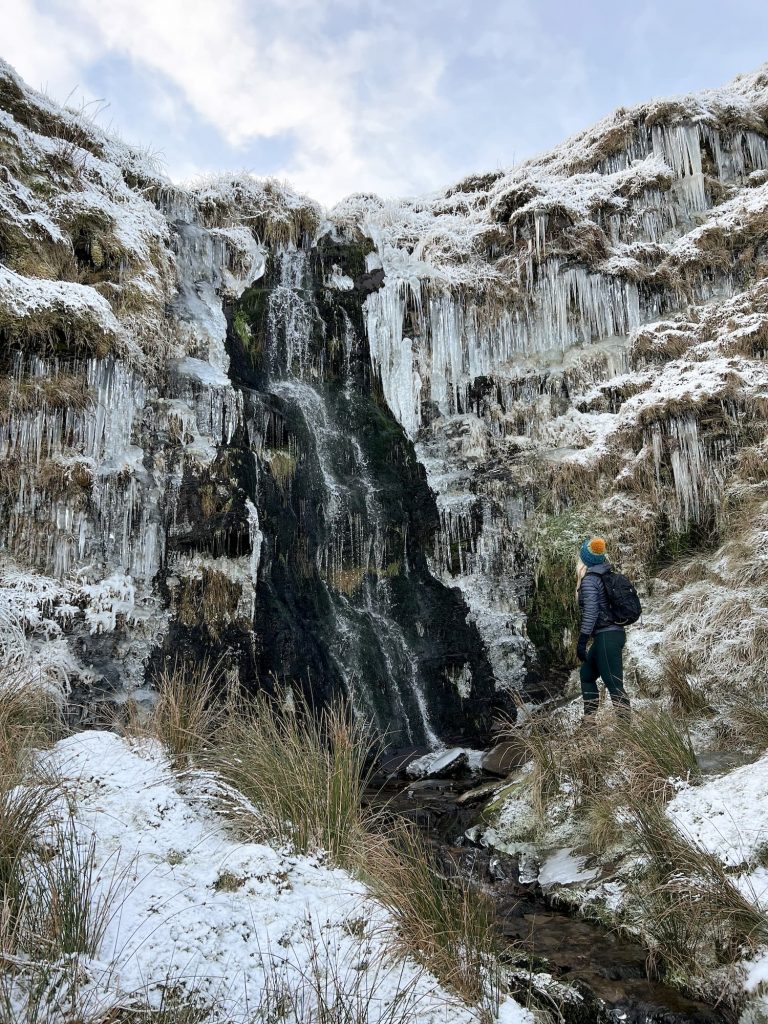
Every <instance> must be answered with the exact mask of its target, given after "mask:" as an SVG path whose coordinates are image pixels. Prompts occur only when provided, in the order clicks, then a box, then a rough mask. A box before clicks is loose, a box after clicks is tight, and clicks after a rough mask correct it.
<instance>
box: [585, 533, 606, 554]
mask: <svg viewBox="0 0 768 1024" xmlns="http://www.w3.org/2000/svg"><path fill="white" fill-rule="evenodd" d="M587 546H588V547H589V550H590V551H591V552H592V554H593V555H604V554H605V541H604V540H603V538H602V537H593V538H592V540H591V541H590V542H589V544H588V545H587Z"/></svg>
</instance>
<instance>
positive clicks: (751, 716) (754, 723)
mask: <svg viewBox="0 0 768 1024" xmlns="http://www.w3.org/2000/svg"><path fill="white" fill-rule="evenodd" d="M729 710H730V715H731V718H732V719H733V720H734V721H735V722H736V723H737V724H738V726H739V739H740V740H741V741H742V742H744V743H747V744H748V745H749V746H751V747H754V748H755V749H757V750H767V749H768V686H766V683H765V681H764V680H763V682H762V685H758V686H754V687H752V688H751V689H750V690H749V691H748V692H747V693H745V694H743V695H740V696H739V697H738V698H737V699H736V700H735V701H734V702H733V704H732V705H731V707H730V709H729Z"/></svg>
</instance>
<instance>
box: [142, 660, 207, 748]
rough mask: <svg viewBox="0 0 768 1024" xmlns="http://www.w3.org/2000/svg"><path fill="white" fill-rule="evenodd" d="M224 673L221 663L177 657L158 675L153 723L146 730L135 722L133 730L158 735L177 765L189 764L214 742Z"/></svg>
mask: <svg viewBox="0 0 768 1024" xmlns="http://www.w3.org/2000/svg"><path fill="white" fill-rule="evenodd" d="M222 676H223V673H222V667H221V663H220V662H211V661H210V660H209V659H207V658H206V659H204V660H203V661H198V662H192V661H185V660H184V659H183V658H179V657H176V658H175V659H174V660H173V661H172V662H171V663H169V664H167V665H165V666H163V668H162V669H160V671H159V672H158V673H157V674H156V675H155V678H154V684H155V687H156V689H157V691H158V698H157V703H156V704H155V706H154V708H153V709H152V715H151V718H150V720H149V722H148V723H147V724H146V727H145V728H144V730H142V728H141V726H140V725H139V723H138V722H136V721H134V722H133V723H132V728H133V731H136V732H141V731H145V732H149V733H150V734H151V735H154V736H156V737H157V738H158V739H159V740H160V741H161V742H162V743H164V744H165V746H166V747H167V748H168V750H169V751H170V753H171V757H172V759H173V764H174V766H175V767H177V768H185V767H187V766H188V765H189V764H190V762H191V760H192V758H193V757H195V756H196V755H197V754H199V753H201V751H202V750H203V749H204V748H205V747H206V745H207V744H208V743H209V742H210V739H211V736H212V735H213V732H214V729H215V727H216V724H217V722H218V721H219V716H220V710H219V709H218V708H217V706H216V695H217V693H218V692H219V691H220V690H221V688H222ZM130 728H131V724H129V729H130Z"/></svg>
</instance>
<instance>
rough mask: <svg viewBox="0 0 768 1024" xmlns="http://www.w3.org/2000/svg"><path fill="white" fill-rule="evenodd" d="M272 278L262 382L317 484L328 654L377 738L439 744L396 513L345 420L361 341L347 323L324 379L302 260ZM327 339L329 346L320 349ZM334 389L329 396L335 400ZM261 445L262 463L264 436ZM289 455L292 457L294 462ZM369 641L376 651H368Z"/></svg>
mask: <svg viewBox="0 0 768 1024" xmlns="http://www.w3.org/2000/svg"><path fill="white" fill-rule="evenodd" d="M278 261H279V270H278V274H279V276H278V280H277V283H276V284H275V285H274V287H273V288H272V290H271V291H270V293H269V298H268V307H267V315H266V322H267V331H268V355H267V360H266V361H267V368H268V380H267V382H266V384H265V385H264V387H265V390H266V392H267V393H268V394H269V395H270V396H273V397H274V398H276V399H278V400H279V403H280V406H281V409H282V412H283V415H284V416H285V418H286V419H287V420H289V421H291V422H292V423H299V424H300V426H301V430H300V432H301V434H302V440H301V441H300V442H298V443H297V444H298V448H297V451H299V452H300V457H301V462H300V463H299V466H300V468H299V469H297V473H298V472H303V473H305V474H308V475H312V474H314V475H315V477H316V481H317V483H316V487H315V490H314V492H313V494H314V496H315V500H316V501H317V502H318V503H319V505H320V514H319V523H318V539H317V544H316V546H315V550H314V571H315V572H316V574H317V577H318V579H319V581H320V585H321V586H322V588H323V590H324V592H325V594H326V596H327V599H328V603H329V606H330V609H331V622H330V623H329V627H330V628H329V631H330V632H331V633H332V634H333V635H334V636H335V639H331V643H330V645H329V646H330V656H331V659H332V661H333V662H334V664H335V665H336V667H337V670H338V673H339V675H340V677H341V678H342V680H343V682H344V686H345V689H346V692H347V695H348V696H349V698H350V699H351V701H352V703H353V706H354V707H355V708H356V710H357V711H358V713H359V714H360V715H362V716H363V717H364V718H366V719H367V720H369V721H371V722H372V723H374V724H375V725H376V727H377V728H378V730H379V731H380V732H381V733H384V734H387V733H388V734H389V735H390V736H391V737H394V738H395V739H397V740H399V741H401V742H407V743H417V744H418V743H424V742H427V743H429V744H430V745H433V746H435V745H437V744H438V742H439V741H438V736H437V733H436V731H435V727H434V725H433V723H432V721H431V718H430V709H429V706H428V701H427V698H426V694H425V689H424V683H423V681H422V678H421V669H420V665H419V656H418V653H417V652H416V651H415V650H414V649H413V648H412V646H411V645H410V643H409V640H408V637H407V635H406V632H405V630H404V629H403V627H402V626H401V625H400V624H399V622H398V621H397V615H396V612H395V610H394V607H393V594H392V581H391V578H390V577H391V574H392V573H394V572H396V571H397V572H399V571H400V570H401V567H402V565H403V563H404V562H405V561H406V560H407V554H406V552H405V550H404V547H403V550H401V551H395V550H393V547H392V539H391V525H392V523H391V520H392V512H391V510H388V509H387V508H385V506H384V504H383V502H382V499H381V496H380V493H379V491H380V485H379V484H378V483H377V481H376V479H375V474H374V470H373V469H372V467H371V464H370V460H369V459H368V457H367V456H366V454H365V451H364V447H363V444H362V443H361V439H360V438H359V437H358V436H357V435H356V432H355V428H354V426H353V425H351V423H352V422H353V421H354V417H355V405H356V403H357V402H358V401H360V396H359V394H358V391H359V385H358V384H357V383H356V382H355V380H354V375H353V368H352V361H351V352H352V350H353V348H354V347H355V345H356V344H358V341H357V339H356V338H355V336H354V329H353V327H352V324H351V322H350V320H349V317H348V316H346V314H345V316H344V318H343V319H342V324H341V327H340V334H341V337H340V338H338V339H334V343H336V342H338V343H340V344H341V345H342V346H343V348H344V352H345V359H344V362H343V364H342V366H341V369H340V371H339V378H340V379H336V380H334V382H333V384H332V385H331V383H330V382H329V381H328V380H326V379H324V370H323V365H322V359H320V361H318V358H317V357H318V355H322V353H318V349H317V343H316V338H317V337H318V336H322V332H323V324H322V320H321V318H320V315H319V312H318V310H317V308H316V306H315V304H314V301H313V297H312V295H313V281H312V268H311V264H310V260H309V257H308V254H307V253H306V252H304V251H301V250H296V249H288V250H286V251H284V252H282V253H281V254H280V255H279V257H278ZM329 340H330V339H327V338H326V339H325V341H326V343H327V342H328V341H329ZM331 392H334V393H333V394H332V393H331ZM257 447H260V448H261V450H262V454H263V455H265V457H266V459H267V462H269V460H270V459H272V461H273V462H274V460H275V454H272V453H269V454H267V453H266V451H265V448H268V446H265V443H264V439H263V438H261V439H260V441H259V443H258V444H257ZM294 457H295V456H294ZM371 644H372V645H373V646H374V648H375V652H374V653H373V654H372V652H371V649H370V648H371ZM372 657H373V659H374V660H375V661H378V662H380V664H381V665H382V667H383V672H381V673H379V683H380V685H382V686H384V688H385V690H386V695H385V696H384V697H383V699H382V696H381V695H377V697H376V699H375V700H374V699H373V698H374V688H373V686H372V685H371V680H370V679H369V678H368V676H369V674H370V672H371V658H372Z"/></svg>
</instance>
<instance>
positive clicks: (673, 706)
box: [661, 651, 711, 718]
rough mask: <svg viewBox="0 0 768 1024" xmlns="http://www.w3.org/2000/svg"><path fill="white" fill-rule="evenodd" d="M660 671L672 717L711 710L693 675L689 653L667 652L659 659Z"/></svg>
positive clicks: (681, 716)
mask: <svg viewBox="0 0 768 1024" xmlns="http://www.w3.org/2000/svg"><path fill="white" fill-rule="evenodd" d="M661 673H662V683H663V685H664V687H665V689H666V691H667V693H668V695H669V705H670V711H671V713H672V715H673V716H674V717H678V718H687V717H688V716H690V715H700V714H705V713H706V712H708V711H710V710H711V708H710V707H709V703H708V701H707V698H706V696H705V695H704V693H703V692H702V691H701V689H700V687H699V681H698V679H697V678H696V676H695V675H694V671H693V664H692V659H691V656H690V654H688V653H681V652H677V651H671V652H668V653H667V654H666V655H665V656H664V657H663V658H662V660H661Z"/></svg>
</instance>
